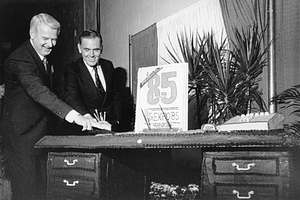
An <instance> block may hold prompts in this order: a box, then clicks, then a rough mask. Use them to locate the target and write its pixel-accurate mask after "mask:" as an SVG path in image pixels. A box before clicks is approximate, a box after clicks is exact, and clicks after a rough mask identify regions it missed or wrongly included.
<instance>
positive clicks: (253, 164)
mask: <svg viewBox="0 0 300 200" xmlns="http://www.w3.org/2000/svg"><path fill="white" fill-rule="evenodd" d="M232 166H233V167H236V169H237V170H239V171H247V170H250V168H251V167H255V163H249V164H248V165H247V167H246V168H243V167H240V166H239V165H238V164H236V163H232Z"/></svg>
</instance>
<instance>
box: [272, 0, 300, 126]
mask: <svg viewBox="0 0 300 200" xmlns="http://www.w3.org/2000/svg"><path fill="white" fill-rule="evenodd" d="M274 4H275V5H274V7H275V9H274V10H275V36H276V41H275V54H276V55H275V58H276V59H275V66H276V80H277V84H276V87H277V90H276V92H277V93H280V92H282V91H283V90H285V89H287V88H290V87H291V86H293V85H297V84H300V78H299V77H300V69H299V68H300V67H299V64H300V56H299V52H300V1H299V0H289V1H284V0H276V1H275V3H274ZM291 109H292V108H291ZM278 112H281V113H284V114H285V116H286V120H287V121H293V120H294V119H293V118H292V117H291V116H290V115H289V114H288V113H290V112H291V110H290V109H288V108H284V109H280V108H279V109H278Z"/></svg>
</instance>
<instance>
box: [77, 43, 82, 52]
mask: <svg viewBox="0 0 300 200" xmlns="http://www.w3.org/2000/svg"><path fill="white" fill-rule="evenodd" d="M77 48H78V51H79V53H81V48H80V44H79V43H78V44H77Z"/></svg>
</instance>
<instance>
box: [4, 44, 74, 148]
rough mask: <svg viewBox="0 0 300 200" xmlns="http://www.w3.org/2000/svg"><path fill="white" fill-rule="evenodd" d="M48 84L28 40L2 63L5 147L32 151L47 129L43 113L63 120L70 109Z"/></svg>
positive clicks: (38, 59) (36, 55) (45, 74)
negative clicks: (3, 73)
mask: <svg viewBox="0 0 300 200" xmlns="http://www.w3.org/2000/svg"><path fill="white" fill-rule="evenodd" d="M49 87H50V80H49V75H48V74H47V72H46V70H45V67H44V65H43V63H42V61H41V60H40V57H39V56H38V54H37V52H36V51H35V50H34V48H33V46H32V45H31V43H30V41H29V40H28V41H26V42H25V43H23V44H22V45H21V46H20V47H19V48H18V49H16V50H15V51H14V52H13V53H12V54H11V55H10V56H9V57H8V58H7V60H6V62H5V96H4V110H3V118H2V120H1V134H2V135H3V137H4V143H5V146H6V148H8V149H10V150H14V151H17V152H21V153H28V154H33V153H35V151H36V150H34V144H35V143H36V142H37V141H38V140H39V139H41V137H43V136H44V135H45V134H46V131H47V121H48V117H47V115H48V114H50V113H54V114H55V115H57V116H58V117H60V118H61V119H64V118H65V117H66V115H67V114H68V113H69V112H70V111H71V110H72V108H71V107H70V106H69V105H67V104H66V103H64V102H63V101H61V100H60V99H58V97H57V96H56V95H55V94H54V93H52V92H51V91H50V89H49Z"/></svg>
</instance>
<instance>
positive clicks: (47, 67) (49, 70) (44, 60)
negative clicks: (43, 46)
mask: <svg viewBox="0 0 300 200" xmlns="http://www.w3.org/2000/svg"><path fill="white" fill-rule="evenodd" d="M42 62H43V64H44V66H45V70H46V72H47V73H48V75H49V82H50V90H52V88H53V85H52V73H51V66H50V65H49V63H48V60H47V58H46V57H44V58H43V60H42Z"/></svg>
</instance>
